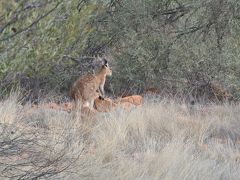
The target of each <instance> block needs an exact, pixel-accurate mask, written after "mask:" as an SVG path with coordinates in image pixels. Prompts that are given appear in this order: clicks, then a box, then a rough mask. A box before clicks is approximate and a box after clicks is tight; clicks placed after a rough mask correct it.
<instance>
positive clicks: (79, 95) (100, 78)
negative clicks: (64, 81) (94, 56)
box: [70, 58, 112, 110]
mask: <svg viewBox="0 0 240 180" xmlns="http://www.w3.org/2000/svg"><path fill="white" fill-rule="evenodd" d="M111 75H112V70H111V68H110V67H109V65H108V62H107V60H106V59H104V58H103V65H102V66H101V69H100V70H99V72H98V73H97V74H95V75H93V74H88V75H83V76H82V77H80V78H78V79H77V80H76V81H75V82H74V83H73V85H72V88H71V90H70V96H71V97H72V98H73V99H74V100H75V102H78V101H80V103H81V104H82V106H83V107H89V108H90V110H93V105H94V99H96V98H97V97H100V98H103V97H104V96H105V93H104V84H105V81H106V76H111ZM98 90H99V92H98Z"/></svg>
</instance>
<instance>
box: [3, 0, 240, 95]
mask: <svg viewBox="0 0 240 180" xmlns="http://www.w3.org/2000/svg"><path fill="white" fill-rule="evenodd" d="M239 10H240V3H239V2H238V1H237V0H203V1H202V0H201V1H200V0H198V1H192V0H163V1H157V0H150V1H146V0H122V1H119V0H101V1H96V0H71V1H67V0H58V1H57V0H52V1H47V0H43V1H42V0H41V1H40V0H28V1H26V0H20V1H6V0H3V1H1V3H0V52H1V54H0V79H1V87H0V88H1V92H2V93H1V94H2V95H4V94H5V93H6V92H8V91H9V90H10V89H11V88H12V87H14V86H16V85H19V84H20V85H21V86H22V87H24V88H25V89H26V90H28V91H29V90H30V91H31V97H32V98H36V97H38V96H39V95H40V94H41V93H42V94H44V93H47V92H49V91H54V92H55V93H59V94H67V92H68V90H69V86H70V85H71V83H72V81H73V80H74V79H75V78H76V77H77V76H79V75H81V74H83V73H86V72H87V71H91V70H92V69H94V62H93V57H94V56H95V55H100V56H101V55H105V56H108V57H109V59H110V64H111V65H112V66H113V68H114V74H113V77H112V79H111V80H110V82H109V83H108V87H107V89H109V90H111V91H112V93H114V94H121V92H123V90H128V91H129V92H132V93H133V92H143V91H144V89H145V88H148V87H160V88H161V89H168V91H171V92H172V93H173V92H181V93H184V92H190V91H192V90H193V89H194V90H196V91H198V89H202V88H204V87H210V86H209V85H210V84H213V83H218V84H221V85H222V86H223V87H224V88H225V89H227V90H229V91H231V93H233V94H234V96H235V97H236V98H238V96H239V93H238V89H239V87H240V81H239V60H238V59H239V58H238V56H239V50H238V49H239V48H238V47H239V32H240V31H239V25H240V23H239V18H240V12H239ZM129 87H131V88H129Z"/></svg>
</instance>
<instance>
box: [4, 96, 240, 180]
mask: <svg viewBox="0 0 240 180" xmlns="http://www.w3.org/2000/svg"><path fill="white" fill-rule="evenodd" d="M0 114H1V116H0V176H1V177H0V178H1V179H34V178H36V179H41V178H42V179H118V180H120V179H122V180H127V179H129V180H130V179H131V180H132V179H150V180H151V179H174V180H177V179H179V180H182V179H189V180H193V179H239V177H240V144H239V140H240V106H239V105H234V106H231V105H222V106H217V105H213V106H209V107H204V108H200V107H199V108H198V110H197V112H196V114H195V115H189V114H188V112H187V109H186V106H185V105H184V104H181V103H176V102H174V101H167V100H162V101H157V102H154V101H151V100H146V101H145V102H144V104H143V105H142V106H140V107H137V108H135V109H132V110H131V111H127V112H126V111H124V110H122V109H117V110H116V111H114V112H111V113H99V114H97V116H96V117H95V118H88V119H87V118H82V116H81V114H80V113H79V112H71V113H67V112H64V111H59V110H52V109H30V105H25V106H21V105H19V104H18V102H17V100H16V98H15V97H14V96H13V97H11V98H9V99H7V100H5V101H4V102H1V103H0Z"/></svg>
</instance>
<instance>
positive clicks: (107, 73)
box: [102, 58, 112, 76]
mask: <svg viewBox="0 0 240 180" xmlns="http://www.w3.org/2000/svg"><path fill="white" fill-rule="evenodd" d="M102 69H104V70H105V72H106V75H107V76H112V69H111V68H110V67H109V65H108V62H107V60H106V59H105V58H103V65H102Z"/></svg>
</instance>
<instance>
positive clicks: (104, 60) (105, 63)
mask: <svg viewBox="0 0 240 180" xmlns="http://www.w3.org/2000/svg"><path fill="white" fill-rule="evenodd" d="M103 64H104V65H105V66H108V62H107V60H106V59H105V58H103Z"/></svg>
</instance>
